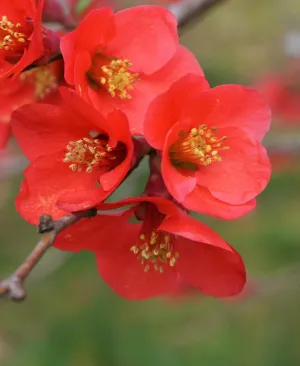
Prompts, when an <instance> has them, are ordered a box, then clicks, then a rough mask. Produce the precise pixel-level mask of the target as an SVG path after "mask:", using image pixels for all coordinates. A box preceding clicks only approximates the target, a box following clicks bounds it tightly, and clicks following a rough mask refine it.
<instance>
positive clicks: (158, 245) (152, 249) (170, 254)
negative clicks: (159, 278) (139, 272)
mask: <svg viewBox="0 0 300 366" xmlns="http://www.w3.org/2000/svg"><path fill="white" fill-rule="evenodd" d="M139 239H140V240H139V242H138V244H136V245H133V246H132V247H131V248H130V251H131V252H133V254H134V255H136V256H137V259H139V260H140V261H141V264H142V265H145V267H144V271H145V272H148V271H149V270H151V269H152V270H155V271H157V272H160V273H163V272H164V265H165V264H168V265H169V266H170V267H174V266H175V264H176V261H177V260H178V258H179V253H178V252H175V251H174V248H173V244H172V241H171V240H170V235H169V234H166V233H164V232H160V231H155V230H152V231H151V234H150V235H148V236H147V235H146V234H141V235H140V237H139Z"/></svg>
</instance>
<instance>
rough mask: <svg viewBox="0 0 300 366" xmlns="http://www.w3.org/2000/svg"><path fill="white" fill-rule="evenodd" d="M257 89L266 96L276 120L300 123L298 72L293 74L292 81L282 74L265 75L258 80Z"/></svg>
mask: <svg viewBox="0 0 300 366" xmlns="http://www.w3.org/2000/svg"><path fill="white" fill-rule="evenodd" d="M257 89H258V90H259V91H260V92H261V93H262V94H263V95H264V96H265V97H266V99H267V101H268V103H269V105H270V107H271V109H272V113H273V115H274V117H275V118H276V119H278V121H280V122H281V123H282V122H287V123H290V124H293V125H295V124H300V72H299V73H298V74H297V75H295V76H294V78H293V83H291V81H290V80H288V79H287V78H286V77H285V75H284V74H282V75H269V76H266V77H264V78H263V79H262V80H260V81H259V83H258V84H257Z"/></svg>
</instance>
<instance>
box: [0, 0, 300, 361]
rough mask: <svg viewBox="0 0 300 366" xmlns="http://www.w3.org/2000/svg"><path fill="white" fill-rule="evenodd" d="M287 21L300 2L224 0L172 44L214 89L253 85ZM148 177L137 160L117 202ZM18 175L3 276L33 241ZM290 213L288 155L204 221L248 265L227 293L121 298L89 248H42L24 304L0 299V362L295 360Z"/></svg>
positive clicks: (295, 217) (276, 60) (294, 208)
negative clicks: (240, 205)
mask: <svg viewBox="0 0 300 366" xmlns="http://www.w3.org/2000/svg"><path fill="white" fill-rule="evenodd" d="M294 27H296V29H297V27H298V30H299V31H300V2H299V0H294V1H292V0H285V1H283V0H278V1H274V0H263V1H262V0H251V1H249V0H230V1H228V2H227V3H226V2H225V3H224V5H223V6H220V7H216V8H215V9H213V10H212V11H210V12H209V13H208V14H207V16H206V17H205V18H204V19H203V20H201V22H199V23H196V24H194V25H193V26H191V27H190V28H188V29H186V30H184V31H183V32H182V37H181V40H182V43H183V44H184V45H185V46H187V47H188V48H189V49H190V50H191V51H193V52H194V53H195V54H196V56H197V58H198V59H199V61H200V63H201V65H202V66H203V68H204V70H205V72H206V74H207V77H208V79H209V80H210V81H211V83H212V84H222V83H243V84H250V83H251V82H252V81H253V80H255V79H256V78H257V77H259V76H260V75H263V74H264V73H266V72H270V71H272V70H280V68H281V66H282V65H283V64H284V62H285V56H284V54H283V36H284V34H285V32H287V31H289V30H290V29H293V28H294ZM299 123H300V120H299ZM299 128H300V124H299ZM287 129H288V127H287ZM285 130H286V127H285V125H284V124H283V125H282V126H281V129H280V130H278V129H275V128H274V131H271V133H270V135H269V138H270V137H273V136H275V137H276V138H277V137H279V138H280V136H281V134H282V133H283V132H284V131H285ZM293 135H294V136H295V134H294V132H293ZM299 138H300V129H299ZM145 174H146V164H142V166H141V167H140V169H139V170H138V171H136V172H135V175H134V176H133V177H132V178H131V179H132V181H131V183H130V182H127V183H126V184H125V185H124V186H123V187H122V189H121V190H119V192H117V194H116V195H115V198H117V197H118V195H119V194H120V193H121V194H135V193H137V192H140V191H141V190H142V187H143V182H144V181H145ZM20 181H21V176H18V177H14V178H10V179H2V181H1V182H0V191H1V197H0V208H1V215H0V228H1V232H0V240H1V245H0V270H1V271H0V276H2V275H3V276H4V275H6V274H9V273H10V272H11V271H12V270H13V269H14V268H15V267H16V265H17V264H19V262H21V261H22V260H23V259H24V257H25V256H26V255H27V254H28V253H29V251H30V250H31V248H32V247H33V245H34V243H35V242H36V241H37V238H38V236H37V234H36V233H35V228H34V227H32V226H30V225H29V224H27V223H25V222H24V221H23V220H22V219H21V218H20V217H19V216H18V214H17V213H16V211H15V209H14V204H13V201H14V196H15V195H16V193H17V191H18V187H19V184H20ZM133 182H134V184H133ZM120 191H121V192H120ZM299 212H300V165H299V164H297V156H295V157H293V160H292V164H291V165H290V166H289V168H288V169H287V168H285V169H283V168H282V167H279V166H277V165H276V166H274V173H273V177H272V180H271V182H270V184H269V186H268V188H267V189H266V191H265V192H264V193H263V194H262V195H261V196H260V197H259V199H258V205H257V209H256V210H255V211H254V212H252V213H251V214H249V215H247V216H246V217H244V218H242V219H239V220H235V221H231V222H226V221H221V220H217V219H213V218H208V217H201V219H202V220H203V221H205V222H206V223H207V224H209V225H210V226H211V227H213V228H214V229H215V230H216V231H218V233H219V234H220V235H222V236H223V237H224V238H225V239H226V240H227V241H228V242H229V243H231V244H232V245H233V246H234V247H236V248H237V250H238V251H239V252H240V253H241V254H242V256H243V258H244V260H245V262H246V266H247V269H248V282H249V283H248V286H247V287H246V289H245V292H244V293H243V294H242V295H241V296H239V297H238V298H236V299H230V300H223V301H219V300H215V299H210V298H204V297H202V296H201V294H196V293H190V294H183V295H182V296H177V297H172V298H161V299H155V300H150V301H144V302H130V301H126V300H123V299H121V298H120V297H119V296H118V295H116V294H114V293H113V292H112V291H111V290H110V289H109V288H108V287H107V286H106V284H104V283H103V282H102V281H101V279H100V278H99V277H98V274H97V271H96V267H95V261H94V258H93V255H92V254H90V253H80V254H77V255H71V254H68V253H61V252H59V251H57V250H55V249H51V250H50V251H49V252H48V253H47V255H46V256H45V257H44V259H43V261H42V262H41V263H40V264H39V266H38V267H37V268H36V270H35V271H34V272H33V273H32V276H31V277H30V279H29V281H28V283H27V289H28V298H27V300H26V301H25V302H24V303H21V304H14V303H12V302H10V301H1V303H0V365H1V366H48V365H49V366H53V365H55V366H98V365H99V366H102V365H103V366H153V365H155V366H179V365H180V366H181V365H184V366H194V365H203V366H227V365H230V366H241V365H243V366H254V365H255V366H283V365H285V366H298V365H300V346H299V344H300V315H299V311H300V265H299V264H300V215H299Z"/></svg>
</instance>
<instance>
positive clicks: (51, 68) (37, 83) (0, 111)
mask: <svg viewBox="0 0 300 366" xmlns="http://www.w3.org/2000/svg"><path fill="white" fill-rule="evenodd" d="M62 80H63V62H62V60H56V61H53V62H51V63H49V64H47V65H43V66H39V67H34V68H32V69H31V70H28V71H24V72H22V73H21V74H20V75H18V76H16V77H15V78H7V79H5V80H2V81H1V82H0V149H1V148H3V147H5V145H6V143H7V141H8V140H9V137H10V130H11V127H10V119H11V114H12V112H13V111H14V110H16V109H17V108H19V107H21V106H22V105H24V104H28V103H33V102H41V101H44V102H46V103H50V102H51V103H54V102H55V101H56V100H57V99H58V98H59V92H58V86H59V84H60V83H61V82H62Z"/></svg>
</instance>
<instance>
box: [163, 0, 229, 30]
mask: <svg viewBox="0 0 300 366" xmlns="http://www.w3.org/2000/svg"><path fill="white" fill-rule="evenodd" d="M224 1H226V0H182V1H179V2H178V3H175V4H171V5H170V6H169V10H170V11H171V12H172V13H173V14H174V15H175V16H176V18H177V21H178V29H179V30H181V29H182V28H185V27H186V26H187V25H190V24H191V23H193V22H194V21H195V20H198V19H199V18H201V17H202V16H203V15H204V14H206V12H207V11H208V10H210V9H212V8H213V7H214V6H215V5H218V4H220V3H222V2H224Z"/></svg>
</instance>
